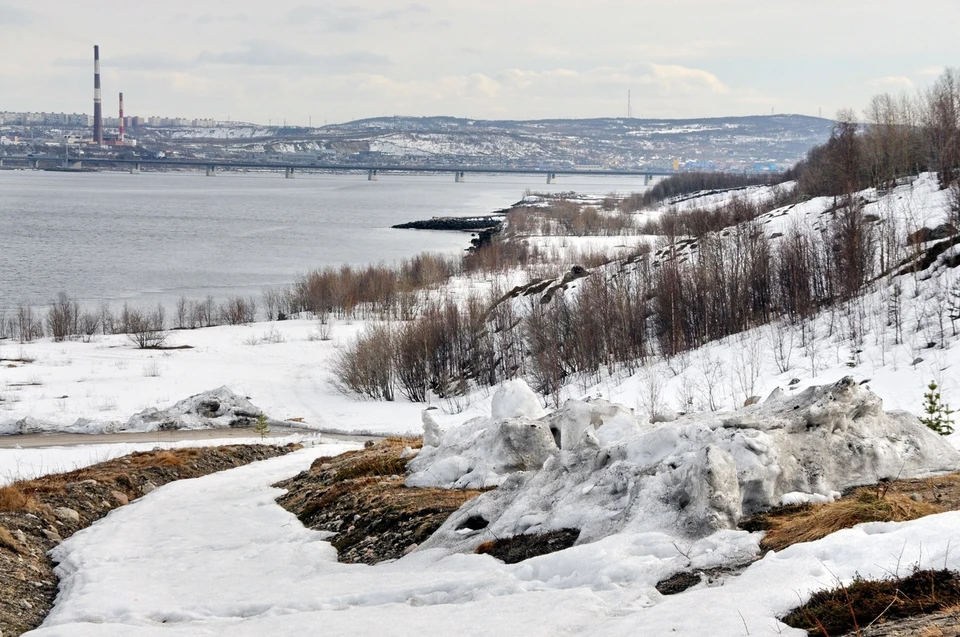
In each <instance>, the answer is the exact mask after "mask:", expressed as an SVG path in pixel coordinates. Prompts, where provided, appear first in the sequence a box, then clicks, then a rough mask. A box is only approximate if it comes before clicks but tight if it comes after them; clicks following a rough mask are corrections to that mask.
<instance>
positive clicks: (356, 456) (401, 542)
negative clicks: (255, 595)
mask: <svg viewBox="0 0 960 637" xmlns="http://www.w3.org/2000/svg"><path fill="white" fill-rule="evenodd" d="M368 444H369V443H368ZM421 444H422V441H421V440H420V439H406V438H388V439H387V440H384V441H382V442H380V443H378V444H375V445H370V446H369V447H366V448H364V449H362V450H358V451H350V452H347V453H345V454H343V455H340V456H337V457H335V458H318V459H317V460H315V461H314V462H313V465H311V467H310V469H309V470H307V471H304V472H302V473H300V474H299V475H297V476H295V477H293V478H290V479H289V480H285V481H283V482H280V483H278V484H277V485H276V486H278V487H281V488H284V489H287V490H288V492H287V493H286V494H285V495H283V496H281V497H280V498H279V499H278V500H277V502H279V503H280V505H281V506H282V507H284V508H285V509H287V510H288V511H290V512H292V513H293V514H294V515H296V516H297V518H299V519H300V521H301V522H303V524H304V525H305V526H307V527H310V528H311V529H316V530H318V531H330V532H333V533H336V535H335V536H334V537H333V538H332V539H331V543H332V544H333V546H334V547H335V548H336V549H337V554H338V559H339V560H340V561H341V562H347V563H361V564H376V563H378V562H383V561H385V560H391V559H397V558H399V557H402V556H403V555H404V554H405V552H408V551H410V550H412V549H413V548H415V546H416V545H418V544H420V543H421V542H423V541H424V540H426V539H427V538H428V537H430V536H431V535H432V534H433V532H434V531H436V530H437V529H438V528H440V525H442V524H443V523H444V522H445V521H446V519H447V518H448V517H450V514H452V513H453V512H454V511H456V510H457V509H459V508H460V506H461V505H462V504H463V503H464V502H466V501H467V500H470V499H472V498H474V497H476V496H477V495H479V494H480V493H482V491H473V490H452V489H413V488H407V487H405V486H404V485H403V474H404V473H405V472H406V467H407V460H408V459H407V458H403V457H401V456H402V455H403V451H404V449H406V448H408V447H409V448H419V447H420V445H421Z"/></svg>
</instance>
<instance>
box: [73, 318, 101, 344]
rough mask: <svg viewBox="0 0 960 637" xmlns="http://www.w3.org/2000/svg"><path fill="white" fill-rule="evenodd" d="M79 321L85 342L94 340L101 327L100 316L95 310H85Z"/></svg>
mask: <svg viewBox="0 0 960 637" xmlns="http://www.w3.org/2000/svg"><path fill="white" fill-rule="evenodd" d="M77 322H78V325H79V334H80V336H81V337H82V338H83V342H84V343H89V342H90V341H91V340H93V337H94V335H96V333H97V330H99V329H100V316H99V315H97V314H95V313H94V312H87V311H83V312H81V313H80V317H79V320H78V321H77Z"/></svg>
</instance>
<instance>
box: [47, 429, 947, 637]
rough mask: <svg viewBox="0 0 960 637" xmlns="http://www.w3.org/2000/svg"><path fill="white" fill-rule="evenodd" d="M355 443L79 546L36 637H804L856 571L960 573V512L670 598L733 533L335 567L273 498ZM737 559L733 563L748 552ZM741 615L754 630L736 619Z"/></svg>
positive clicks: (84, 539) (738, 550) (147, 510)
mask: <svg viewBox="0 0 960 637" xmlns="http://www.w3.org/2000/svg"><path fill="white" fill-rule="evenodd" d="M348 448H351V447H350V446H349V445H323V446H319V447H315V448H311V449H305V450H302V451H300V452H297V453H294V454H290V455H288V456H285V457H282V458H276V459H273V460H267V461H263V462H259V463H255V464H252V465H248V466H245V467H241V468H238V469H234V470H231V471H226V472H222V473H219V474H214V475H211V476H207V477H204V478H199V479H196V480H183V481H180V482H175V483H171V484H169V485H167V486H164V487H162V488H160V489H158V490H157V491H155V492H153V493H151V494H150V495H148V496H146V497H144V498H142V499H140V500H138V501H136V502H134V503H132V504H131V505H129V506H126V507H123V508H121V509H118V510H116V511H114V512H113V513H111V514H110V515H109V516H108V517H107V518H105V519H104V520H102V521H101V522H99V523H97V524H95V525H93V526H92V527H90V528H89V529H87V530H85V531H82V532H80V533H77V534H76V535H74V536H73V537H71V538H70V539H68V540H67V541H66V542H64V543H63V544H62V545H61V546H60V547H59V548H58V549H56V550H55V553H54V556H55V558H56V559H57V560H59V561H61V564H60V566H59V567H58V573H59V575H60V578H61V584H60V590H61V593H60V597H59V598H58V602H57V605H56V607H55V608H54V611H53V612H52V613H51V615H50V616H49V618H48V619H47V621H46V623H45V624H44V627H42V628H41V629H38V630H37V631H34V632H32V633H30V634H31V635H37V636H44V637H50V636H64V637H66V636H68V635H69V636H71V637H76V636H79V637H86V636H93V635H96V636H106V635H110V636H114V635H138V636H141V635H149V636H152V635H165V636H168V635H176V636H180V635H191V636H193V635H223V636H225V635H230V636H234V635H239V636H246V635H249V636H254V635H256V636H263V635H312V634H318V635H319V634H323V635H417V636H421V635H424V634H427V635H429V634H457V635H498V636H499V635H510V634H522V635H525V636H527V635H530V636H536V635H544V636H547V635H580V634H590V635H619V634H622V635H636V634H643V635H677V634H683V635H702V634H704V635H705V634H710V635H730V636H734V635H736V636H739V635H743V634H746V633H745V632H744V631H745V628H744V623H746V625H747V626H748V627H749V634H751V635H767V634H785V635H789V634H800V633H799V632H797V631H791V630H790V629H786V628H785V627H783V626H782V625H779V626H778V623H777V622H776V620H775V619H774V617H775V616H776V615H778V614H781V613H783V612H784V611H785V610H787V609H788V608H790V607H791V606H793V605H795V603H796V599H797V596H798V595H800V596H804V595H805V594H806V593H807V592H808V591H809V590H811V589H814V588H821V587H825V586H831V585H832V584H833V583H834V582H835V577H839V578H841V579H843V580H849V578H851V577H852V576H853V575H854V573H855V572H859V573H860V574H861V575H863V576H866V577H879V576H883V575H884V574H885V573H886V572H887V571H893V570H894V569H896V568H897V564H898V563H899V568H900V569H901V573H903V572H906V571H907V570H908V569H909V568H910V567H911V566H912V565H913V564H916V563H918V562H919V561H920V557H921V554H922V558H923V559H922V563H923V565H924V566H935V567H941V566H943V565H944V564H946V565H947V566H949V567H952V568H958V567H960V550H954V551H952V552H951V551H950V543H951V542H952V543H953V544H954V545H960V513H947V514H942V515H938V516H931V517H928V518H925V519H922V520H917V521H915V522H911V523H907V524H869V525H863V526H861V527H858V528H857V529H852V530H847V531H843V532H840V533H837V534H834V535H833V536H830V537H828V538H826V539H824V540H821V541H819V542H814V543H809V544H803V545H797V546H794V547H792V548H790V549H788V550H786V551H783V552H781V553H779V554H770V555H768V556H767V557H766V558H765V559H763V560H761V561H759V562H757V563H755V564H754V565H752V566H751V567H750V568H748V569H747V570H746V571H745V572H744V573H743V574H742V575H741V576H739V577H735V578H731V579H729V580H728V581H727V582H726V583H725V585H724V586H721V587H715V588H705V589H700V590H691V591H688V592H686V593H684V594H682V595H677V596H673V597H667V598H664V597H661V596H660V595H659V594H658V593H656V592H655V590H654V589H653V585H654V584H655V583H656V582H657V581H658V580H659V579H661V578H662V577H664V576H666V575H669V574H671V573H673V572H675V571H677V570H680V569H682V568H684V567H685V566H686V565H687V564H688V562H687V560H686V558H685V557H683V556H681V555H680V554H679V551H680V550H682V551H683V552H684V553H685V554H687V555H688V556H689V557H690V558H691V559H692V560H693V564H694V566H695V567H698V568H702V567H707V566H711V565H715V564H718V563H722V562H728V561H730V560H733V559H735V558H736V557H738V556H739V557H741V558H742V557H743V556H744V555H749V554H750V553H751V551H752V550H754V549H755V542H756V537H755V536H751V535H748V534H746V533H744V532H729V531H728V532H721V533H718V534H716V535H714V536H711V537H710V538H706V539H704V540H701V541H699V542H697V543H695V544H693V545H690V544H689V543H687V542H684V541H683V540H678V539H676V538H672V537H670V536H667V535H665V534H662V533H640V534H620V535H616V536H612V537H608V538H606V539H604V540H601V541H599V542H595V543H592V544H587V545H583V546H578V547H574V548H572V549H569V550H567V551H562V552H559V553H554V554H551V555H546V556H542V557H540V558H535V559H532V560H528V561H527V562H524V563H522V564H517V565H504V564H501V563H499V562H497V561H496V560H494V559H493V558H490V557H488V556H479V555H444V554H443V552H441V551H437V550H435V551H424V552H419V553H414V554H411V555H409V556H407V557H406V558H404V559H402V560H399V561H397V562H394V563H392V564H385V565H380V566H376V567H368V566H360V565H348V564H339V563H337V562H336V561H335V559H336V556H335V553H334V549H333V548H332V547H331V546H330V545H329V544H328V543H327V542H325V541H323V540H322V538H323V535H322V534H321V533H317V532H314V531H311V530H308V529H305V528H304V527H303V526H302V525H301V524H300V523H299V521H298V520H297V519H296V518H295V517H294V516H293V515H291V514H290V513H288V512H286V511H285V510H283V509H282V508H281V507H279V506H278V505H277V504H276V503H275V502H274V499H275V498H276V497H277V495H278V494H279V493H280V490H278V489H275V488H272V487H271V486H270V485H271V484H272V483H274V482H276V481H278V480H281V479H283V478H285V477H288V476H291V475H293V474H295V473H296V472H298V471H300V470H302V469H304V468H306V467H307V466H309V464H310V462H311V461H312V460H313V459H315V458H317V457H319V456H323V455H331V454H335V453H339V452H341V451H343V450H346V449H348ZM738 554H739V555H738ZM741 617H742V619H741Z"/></svg>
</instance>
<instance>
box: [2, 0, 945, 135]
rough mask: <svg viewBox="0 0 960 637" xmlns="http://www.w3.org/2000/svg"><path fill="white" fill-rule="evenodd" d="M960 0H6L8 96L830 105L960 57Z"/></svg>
mask: <svg viewBox="0 0 960 637" xmlns="http://www.w3.org/2000/svg"><path fill="white" fill-rule="evenodd" d="M958 25H960V1H958V0H926V1H925V2H923V3H919V2H906V1H888V0H829V1H824V0H765V1H763V0H755V1H751V2H745V1H740V0H730V1H725V0H663V1H662V2H645V1H633V2H629V1H621V0H610V1H603V0H579V1H569V0H550V1H541V0H480V1H478V2H463V1H459V2H456V1H452V0H442V1H440V0H415V1H414V2H406V1H403V0H399V1H388V0H370V1H365V2H340V1H329V2H326V1H323V2H310V1H305V0H269V1H264V0H229V1H219V0H218V1H217V2H213V1H212V0H163V1H162V2H160V1H158V2H143V1H142V0H125V1H124V2H118V1H115V0H0V110H12V111H57V112H60V111H66V112H86V113H91V112H92V111H93V107H92V93H93V89H92V86H93V80H92V77H91V76H92V68H93V62H92V58H93V50H92V49H93V45H94V44H99V45H100V50H101V60H102V64H103V89H104V113H105V114H106V115H115V112H116V93H117V92H119V91H123V92H124V98H125V102H126V112H127V114H130V115H142V116H149V115H162V116H168V117H172V116H181V117H191V118H194V117H210V118H217V119H227V118H228V117H229V118H231V119H233V120H244V121H254V122H258V123H264V124H266V123H268V122H269V121H272V123H274V124H276V123H277V122H282V121H283V120H284V119H286V121H287V123H289V124H291V125H294V124H296V125H306V124H307V123H308V122H309V121H310V119H311V118H312V123H313V124H314V125H315V126H316V125H320V124H323V123H324V122H325V121H327V122H330V123H334V122H343V121H348V120H351V119H359V118H363V117H374V116H379V115H453V116H459V117H471V118H504V119H534V118H566V117H623V116H626V114H627V91H628V90H630V91H632V98H633V99H632V102H633V115H634V116H635V117H677V118H685V117H711V116H724V115H749V114H763V113H767V114H768V113H770V112H771V109H773V110H775V111H776V112H777V113H802V114H807V115H817V113H818V111H819V109H821V108H822V109H823V110H822V112H823V115H824V116H832V115H833V114H834V113H835V112H836V110H837V109H838V108H843V107H851V108H854V109H857V110H861V109H862V108H863V107H865V106H866V103H867V101H868V100H869V98H870V96H872V95H874V94H876V93H880V92H899V91H901V90H907V91H910V92H916V91H917V90H918V89H922V88H923V87H925V86H927V85H928V84H929V83H930V82H931V81H932V80H933V79H935V78H936V76H937V75H938V74H939V73H940V71H941V70H942V68H943V67H944V66H955V65H958V64H960V38H958V34H960V31H958Z"/></svg>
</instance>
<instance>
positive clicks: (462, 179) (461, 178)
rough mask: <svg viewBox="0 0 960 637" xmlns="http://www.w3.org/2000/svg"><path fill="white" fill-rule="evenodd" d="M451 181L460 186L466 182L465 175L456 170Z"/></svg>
mask: <svg viewBox="0 0 960 637" xmlns="http://www.w3.org/2000/svg"><path fill="white" fill-rule="evenodd" d="M453 180H454V181H455V182H457V183H458V184H462V183H463V182H465V181H466V180H467V174H466V173H465V172H463V171H462V170H458V171H457V172H456V173H455V174H454V176H453Z"/></svg>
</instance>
